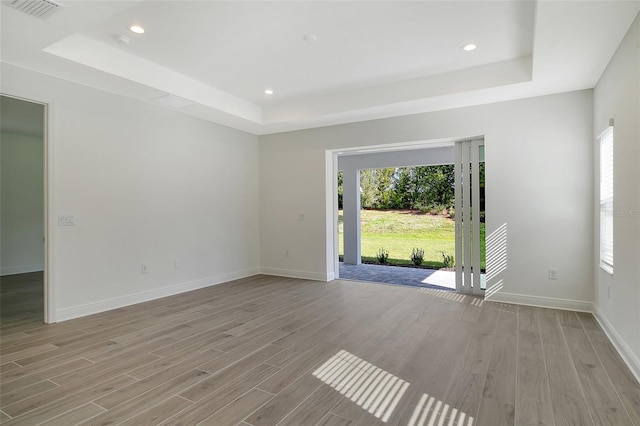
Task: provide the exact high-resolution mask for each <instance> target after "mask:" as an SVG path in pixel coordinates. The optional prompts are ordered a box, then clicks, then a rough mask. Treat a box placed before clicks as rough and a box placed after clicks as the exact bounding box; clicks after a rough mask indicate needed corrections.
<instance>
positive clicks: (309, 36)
mask: <svg viewBox="0 0 640 426" xmlns="http://www.w3.org/2000/svg"><path fill="white" fill-rule="evenodd" d="M302 39H303V40H304V41H306V42H308V43H313V42H315V41H316V40H318V36H317V35H315V34H305V35H304V37H302Z"/></svg>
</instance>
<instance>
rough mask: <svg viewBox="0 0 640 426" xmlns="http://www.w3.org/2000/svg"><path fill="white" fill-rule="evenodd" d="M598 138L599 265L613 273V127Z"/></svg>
mask: <svg viewBox="0 0 640 426" xmlns="http://www.w3.org/2000/svg"><path fill="white" fill-rule="evenodd" d="M599 140H600V266H601V267H602V268H603V269H605V270H606V271H608V272H610V273H613V127H608V128H607V129H606V130H605V131H604V132H602V134H601V135H600V137H599Z"/></svg>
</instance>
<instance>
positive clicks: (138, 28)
mask: <svg viewBox="0 0 640 426" xmlns="http://www.w3.org/2000/svg"><path fill="white" fill-rule="evenodd" d="M129 29H130V30H131V31H133V32H134V33H136V34H144V28H142V27H141V26H140V25H132V26H130V27H129Z"/></svg>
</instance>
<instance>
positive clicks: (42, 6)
mask: <svg viewBox="0 0 640 426" xmlns="http://www.w3.org/2000/svg"><path fill="white" fill-rule="evenodd" d="M9 6H11V7H13V8H14V9H18V10H20V11H22V12H24V13H26V14H28V15H31V16H35V17H37V18H41V19H44V18H48V17H49V16H51V15H52V14H53V12H55V11H56V10H57V9H58V8H60V7H62V5H61V4H60V3H57V2H55V1H53V0H13V1H11V3H9Z"/></svg>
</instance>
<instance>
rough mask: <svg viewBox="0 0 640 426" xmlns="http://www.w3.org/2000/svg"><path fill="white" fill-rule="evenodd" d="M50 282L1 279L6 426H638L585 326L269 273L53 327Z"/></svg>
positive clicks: (622, 373) (594, 334) (1, 390)
mask: <svg viewBox="0 0 640 426" xmlns="http://www.w3.org/2000/svg"><path fill="white" fill-rule="evenodd" d="M37 281H38V276H37V275H32V274H27V276H21V277H15V278H14V279H13V280H3V282H2V310H3V312H2V323H1V327H0V331H1V339H2V340H1V342H2V346H1V348H0V355H1V361H0V423H2V424H3V425H8V426H9V425H40V424H46V425H65V426H67V425H131V426H133V425H167V426H173V425H196V424H202V425H217V426H218V425H243V426H269V425H296V426H297V425H343V426H346V425H352V426H356V425H384V424H386V425H402V426H407V425H409V426H418V425H421V426H422V425H425V426H426V425H447V426H450V425H456V426H461V425H464V426H473V425H476V426H484V425H487V426H497V425H517V426H523V425H554V426H564V425H576V426H578V425H580V426H582V425H593V426H604V425H617V426H620V425H637V426H640V385H639V384H638V382H637V381H635V379H634V378H633V376H632V374H631V373H630V372H629V370H628V369H627V368H626V366H625V365H624V363H623V362H622V360H621V359H620V356H619V355H618V354H617V352H616V351H615V349H614V348H613V346H612V345H611V343H610V342H609V341H608V340H607V338H606V336H605V335H604V333H603V332H602V330H601V329H600V327H599V326H598V324H597V323H596V322H595V320H594V318H593V317H592V316H591V315H589V314H582V313H576V312H568V311H556V310H552V309H538V308H531V307H525V306H515V305H507V304H501V303H492V302H484V301H483V300H482V299H478V298H476V297H472V296H462V295H456V294H453V293H448V292H443V291H436V290H429V289H417V288H412V287H400V286H389V285H380V284H372V283H360V282H354V281H339V280H337V281H333V282H330V283H322V282H311V281H304V280H296V279H288V278H279V277H268V276H256V277H251V278H247V279H244V280H238V281H235V282H230V283H226V284H222V285H218V286H214V287H210V288H207V289H203V290H198V291H194V292H190V293H185V294H180V295H176V296H172V297H168V298H164V299H159V300H154V301H151V302H148V303H143V304H139V305H135V306H129V307H126V308H121V309H117V310H114V311H110V312H104V313H101V314H97V315H93V316H90V317H85V318H80V319H77V320H72V321H67V322H63V323H60V324H52V325H44V324H43V323H42V308H41V305H42V299H38V298H37V297H38V296H37V291H36V289H35V287H36V286H37V285H38V284H37ZM40 285H41V284H40ZM30 286H31V287H30ZM30 296H35V297H33V298H32V299H30V300H25V298H29V297H30ZM19 299H22V300H21V301H19ZM38 304H40V307H38Z"/></svg>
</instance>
